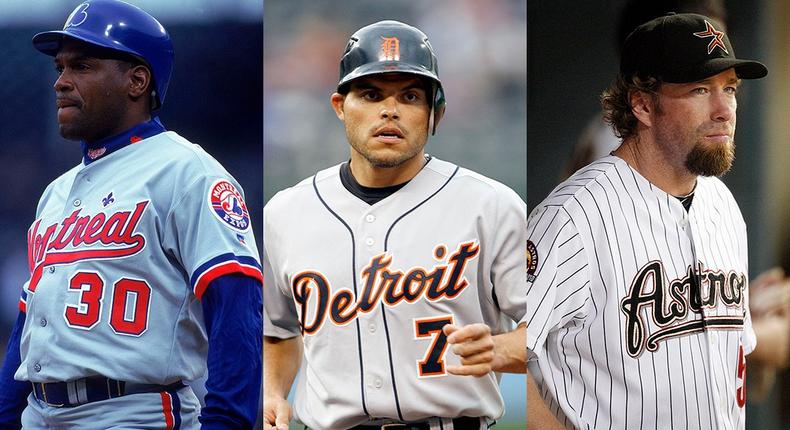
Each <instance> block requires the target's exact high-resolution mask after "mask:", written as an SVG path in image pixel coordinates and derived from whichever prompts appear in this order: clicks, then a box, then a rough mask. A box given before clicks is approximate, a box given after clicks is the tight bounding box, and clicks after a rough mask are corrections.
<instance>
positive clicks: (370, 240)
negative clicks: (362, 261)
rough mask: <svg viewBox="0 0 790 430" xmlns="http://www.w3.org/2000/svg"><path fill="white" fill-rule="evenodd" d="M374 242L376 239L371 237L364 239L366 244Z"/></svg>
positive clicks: (370, 244) (369, 244) (371, 244)
mask: <svg viewBox="0 0 790 430" xmlns="http://www.w3.org/2000/svg"><path fill="white" fill-rule="evenodd" d="M374 243H376V241H375V240H373V238H372V237H369V238H367V239H365V245H367V246H373V244H374Z"/></svg>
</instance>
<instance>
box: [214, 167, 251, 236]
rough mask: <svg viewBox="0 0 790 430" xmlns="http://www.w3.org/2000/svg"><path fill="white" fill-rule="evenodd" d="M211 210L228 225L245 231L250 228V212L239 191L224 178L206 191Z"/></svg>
mask: <svg viewBox="0 0 790 430" xmlns="http://www.w3.org/2000/svg"><path fill="white" fill-rule="evenodd" d="M208 204H209V209H211V212H212V213H213V214H214V215H215V216H216V217H217V218H218V219H219V220H220V221H222V222H223V223H225V225H227V226H228V227H230V228H232V229H234V230H237V231H240V232H246V231H247V230H249V228H250V213H249V212H248V211H247V204H246V203H244V198H242V196H241V193H240V192H239V190H237V189H236V187H235V186H234V185H233V184H231V183H230V182H228V181H227V180H225V179H218V180H216V181H214V183H213V184H211V187H209V191H208Z"/></svg>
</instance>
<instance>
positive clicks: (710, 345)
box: [680, 202, 728, 429]
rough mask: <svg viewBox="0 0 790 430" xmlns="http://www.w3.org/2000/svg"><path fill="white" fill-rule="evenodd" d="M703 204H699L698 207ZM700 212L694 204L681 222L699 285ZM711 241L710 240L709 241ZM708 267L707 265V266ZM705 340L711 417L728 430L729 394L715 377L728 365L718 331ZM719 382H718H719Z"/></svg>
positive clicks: (705, 312) (706, 312)
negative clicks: (712, 400)
mask: <svg viewBox="0 0 790 430" xmlns="http://www.w3.org/2000/svg"><path fill="white" fill-rule="evenodd" d="M700 203H701V202H698V205H699V204H700ZM698 213H699V212H698V211H697V210H695V208H694V205H693V203H692V207H691V208H690V210H689V211H688V212H685V211H684V214H683V218H682V220H681V221H680V225H681V228H682V229H683V230H684V231H685V233H686V235H687V236H688V238H689V242H690V244H691V251H692V255H693V256H694V273H695V275H696V276H697V281H696V282H697V283H701V282H702V281H701V277H702V273H701V272H702V267H700V265H701V264H703V263H705V261H703V259H704V258H705V256H701V255H700V254H698V253H697V250H698V249H702V250H704V249H705V247H704V244H703V243H702V236H703V235H704V234H705V233H704V232H700V231H695V228H694V226H697V225H699V222H700V220H698V219H697V216H698ZM709 240H710V239H709ZM706 267H707V265H706ZM719 307H720V305H718V304H717V306H716V308H714V309H709V308H707V307H706V308H703V311H702V315H701V318H702V319H703V320H705V319H707V318H708V317H709V316H710V315H715V314H716V312H717V311H718V310H719ZM703 334H704V339H705V342H704V344H705V346H706V348H705V349H704V350H703V351H705V353H706V359H707V365H708V369H709V371H710V373H711V377H710V378H707V380H706V383H707V384H708V388H709V389H710V392H711V393H712V394H713V397H714V402H713V406H714V409H713V411H711V415H713V416H715V417H716V418H715V419H716V428H717V429H726V428H728V427H727V426H725V422H726V421H727V419H726V417H724V415H723V414H724V413H725V412H726V410H727V394H726V387H720V386H719V384H720V383H721V382H722V381H718V379H717V378H716V377H715V376H714V375H715V374H717V373H718V374H726V364H725V363H722V362H721V358H720V355H719V354H718V337H719V336H718V333H717V331H716V330H709V329H707V328H704V329H703ZM717 381H718V382H717Z"/></svg>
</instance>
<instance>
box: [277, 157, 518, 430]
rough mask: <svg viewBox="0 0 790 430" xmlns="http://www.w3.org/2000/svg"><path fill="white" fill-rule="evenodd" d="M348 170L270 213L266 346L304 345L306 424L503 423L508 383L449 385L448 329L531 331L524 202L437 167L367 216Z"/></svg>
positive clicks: (288, 194) (299, 407) (305, 185)
mask: <svg viewBox="0 0 790 430" xmlns="http://www.w3.org/2000/svg"><path fill="white" fill-rule="evenodd" d="M339 170H340V168H339V166H335V167H332V168H329V169H326V170H323V171H321V172H318V173H317V174H316V175H315V176H313V177H311V178H308V179H305V180H304V181H302V182H300V183H299V184H298V185H296V186H294V187H292V188H289V189H287V190H285V191H281V192H280V193H278V194H277V195H275V196H274V197H273V198H272V199H271V201H269V203H268V204H267V205H266V207H265V208H264V237H265V238H266V240H265V242H264V264H263V266H264V275H265V279H266V282H265V287H264V334H265V335H266V336H273V337H278V338H290V337H294V336H300V335H301V336H302V338H303V341H304V359H303V361H302V368H301V376H300V378H299V384H298V386H297V389H296V398H295V405H294V411H295V416H296V418H297V419H298V420H300V421H301V422H303V423H304V424H306V425H308V426H310V427H311V428H316V429H335V428H348V427H352V426H355V425H358V424H361V423H365V422H367V421H369V420H370V419H373V418H391V419H395V420H400V421H417V420H423V419H426V418H431V417H460V416H471V417H486V420H487V421H489V422H492V421H493V420H495V419H496V418H499V417H500V416H501V415H502V414H503V408H504V405H503V401H502V397H501V395H500V393H499V390H498V381H499V375H497V374H494V373H491V374H489V375H487V376H484V377H481V378H474V377H463V376H453V375H450V374H448V373H447V372H446V370H445V365H446V364H459V359H458V357H457V356H455V355H454V354H452V353H447V349H448V344H447V342H446V336H444V335H443V334H442V331H441V328H442V327H443V326H444V325H445V324H448V323H452V324H455V325H458V326H463V325H467V324H472V323H479V322H484V323H486V324H488V325H489V326H490V327H491V329H492V332H493V333H494V334H497V333H502V332H505V331H509V330H510V329H512V327H513V322H523V321H525V320H524V316H525V313H526V302H525V299H526V294H525V287H526V283H525V269H526V267H525V263H526V261H525V258H524V244H525V243H526V237H525V232H526V205H525V204H524V202H523V200H521V199H520V198H519V197H518V195H517V194H516V193H515V192H513V191H512V190H511V189H509V188H507V187H505V186H504V185H502V184H500V183H498V182H495V181H493V180H491V179H488V178H485V177H483V176H481V175H479V174H476V173H474V172H471V171H469V170H466V169H463V168H459V167H458V166H455V165H453V164H451V163H447V162H445V161H441V160H438V159H436V158H432V159H431V160H430V161H429V162H428V163H427V165H426V166H425V167H424V168H423V169H422V171H421V172H420V173H419V174H418V175H417V176H416V177H414V178H413V179H412V180H411V181H410V182H409V183H408V184H406V186H404V187H403V188H401V189H400V190H398V191H397V192H395V193H394V194H392V195H391V196H389V197H387V198H385V199H383V200H381V201H380V202H378V203H376V204H374V205H368V204H367V203H365V202H363V201H362V200H360V199H359V198H357V197H355V196H354V195H352V194H351V193H350V192H349V191H348V190H346V189H345V188H344V187H343V185H342V183H341V180H340V175H339ZM482 425H483V426H485V423H482Z"/></svg>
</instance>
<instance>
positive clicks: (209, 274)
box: [195, 260, 263, 299]
mask: <svg viewBox="0 0 790 430" xmlns="http://www.w3.org/2000/svg"><path fill="white" fill-rule="evenodd" d="M231 273H241V274H242V275H246V276H249V277H250V278H254V279H257V280H258V281H260V282H261V283H263V274H262V273H261V271H260V269H258V268H257V267H255V266H248V265H245V264H241V263H239V262H238V261H233V260H231V261H224V262H222V263H219V264H217V265H216V266H212V267H210V268H209V269H208V270H206V271H205V272H203V273H202V274H201V275H200V276H198V278H197V281H195V296H196V297H197V298H198V299H199V298H201V297H203V293H205V292H206V289H207V288H208V285H209V284H210V283H211V281H213V280H215V279H217V278H219V277H220V276H223V275H229V274H231Z"/></svg>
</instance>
